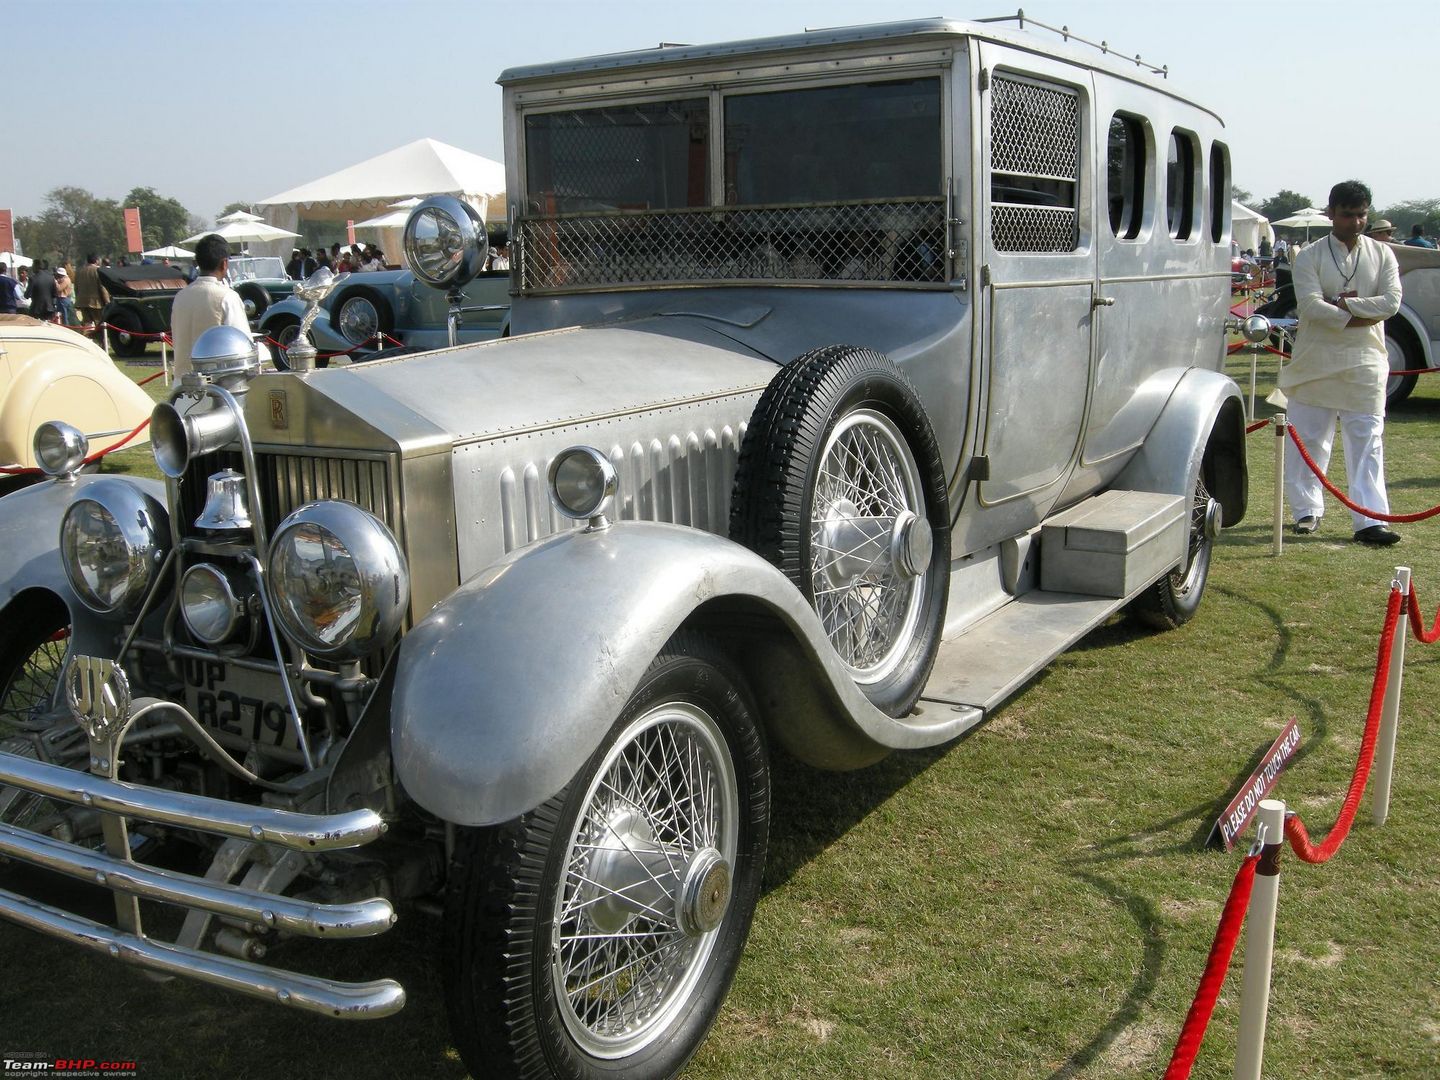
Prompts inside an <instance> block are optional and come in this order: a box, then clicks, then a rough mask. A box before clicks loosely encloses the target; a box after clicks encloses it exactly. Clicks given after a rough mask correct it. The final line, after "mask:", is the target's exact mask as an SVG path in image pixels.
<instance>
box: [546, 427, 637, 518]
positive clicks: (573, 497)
mask: <svg viewBox="0 0 1440 1080" xmlns="http://www.w3.org/2000/svg"><path fill="white" fill-rule="evenodd" d="M548 476H549V481H550V501H551V502H553V503H554V504H555V509H557V510H559V511H560V513H562V514H564V515H565V516H566V517H568V518H573V519H574V520H576V521H586V520H588V521H589V522H590V526H591V528H603V527H604V526H605V525H606V524H607V523H606V521H605V516H604V515H605V509H606V507H607V505H608V504H609V502H610V500H611V499H612V498H614V497H615V492H616V490H617V489H618V488H619V486H620V481H619V477H618V476H617V475H616V473H615V466H614V465H612V464H611V463H610V459H609V458H607V457H606V456H605V455H604V454H602V453H601V452H600V451H599V450H596V449H595V447H593V446H570V447H566V448H565V449H564V450H561V451H560V453H558V454H556V455H555V460H554V461H552V462H550V471H549V474H548Z"/></svg>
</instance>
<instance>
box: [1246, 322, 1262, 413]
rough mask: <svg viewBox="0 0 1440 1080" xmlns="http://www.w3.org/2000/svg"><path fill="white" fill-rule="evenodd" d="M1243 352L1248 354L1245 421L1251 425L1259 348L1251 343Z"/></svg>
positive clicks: (1258, 363)
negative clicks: (1248, 405) (1247, 391)
mask: <svg viewBox="0 0 1440 1080" xmlns="http://www.w3.org/2000/svg"><path fill="white" fill-rule="evenodd" d="M1245 351H1246V352H1247V353H1249V354H1250V415H1249V416H1247V417H1246V418H1245V419H1246V420H1247V421H1248V422H1249V423H1252V424H1253V423H1254V422H1255V369H1256V368H1257V367H1259V365H1260V346H1259V345H1256V344H1255V343H1254V342H1253V341H1252V342H1250V343H1249V344H1247V345H1246V346H1245Z"/></svg>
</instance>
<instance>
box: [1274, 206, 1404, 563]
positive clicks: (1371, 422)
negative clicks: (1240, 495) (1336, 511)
mask: <svg viewBox="0 0 1440 1080" xmlns="http://www.w3.org/2000/svg"><path fill="white" fill-rule="evenodd" d="M1369 212H1370V189H1369V188H1368V187H1366V186H1365V185H1364V184H1362V183H1360V181H1358V180H1346V181H1345V182H1344V183H1340V184H1336V185H1335V186H1334V187H1333V188H1331V189H1330V203H1329V206H1328V207H1327V213H1329V215H1330V220H1331V229H1330V232H1329V234H1328V235H1326V236H1325V237H1324V238H1323V239H1320V240H1317V241H1316V242H1315V243H1313V244H1311V245H1309V246H1308V247H1306V248H1305V250H1304V251H1302V252H1300V254H1298V255H1297V256H1295V301H1296V305H1297V307H1298V308H1299V315H1300V329H1299V333H1298V334H1297V335H1296V339H1295V350H1294V353H1293V354H1292V356H1291V358H1290V363H1289V364H1287V365H1286V366H1285V368H1284V370H1282V371H1281V373H1280V389H1281V390H1283V391H1284V392H1285V395H1286V397H1287V398H1288V399H1289V404H1288V407H1287V410H1286V411H1287V412H1288V414H1289V418H1290V423H1291V424H1293V425H1294V426H1295V432H1296V434H1298V435H1299V436H1300V440H1301V442H1303V443H1304V444H1305V448H1306V450H1307V451H1309V453H1310V456H1311V457H1312V458H1313V459H1314V460H1315V464H1316V465H1318V466H1319V467H1320V469H1321V471H1322V472H1323V471H1325V470H1327V469H1328V468H1329V466H1330V451H1331V448H1332V447H1333V446H1334V444H1335V422H1336V420H1337V419H1338V420H1339V422H1340V431H1341V435H1342V437H1343V438H1344V440H1345V473H1346V479H1347V485H1346V487H1347V491H1346V494H1347V496H1348V497H1349V499H1350V501H1351V502H1353V503H1355V504H1357V505H1359V506H1363V507H1365V508H1366V509H1368V510H1372V511H1374V512H1376V513H1380V514H1388V513H1389V512H1390V500H1389V497H1388V496H1387V495H1386V493H1385V452H1384V447H1383V445H1382V442H1381V437H1382V435H1383V434H1384V432H1385V383H1386V380H1387V379H1388V378H1389V377H1390V362H1389V359H1388V356H1387V354H1386V351H1385V320H1386V319H1388V318H1389V317H1390V316H1391V315H1394V314H1395V313H1396V312H1397V311H1399V310H1400V268H1399V266H1398V265H1397V263H1396V261H1395V256H1394V254H1393V253H1392V252H1391V251H1390V248H1389V245H1388V244H1383V243H1381V242H1379V241H1377V240H1373V239H1371V238H1370V237H1368V236H1366V235H1365V225H1366V219H1367V218H1368V216H1369ZM1285 494H1286V496H1287V497H1288V498H1289V500H1290V512H1291V514H1293V515H1294V518H1295V531H1296V532H1297V533H1299V534H1301V535H1307V534H1309V533H1314V532H1316V531H1317V530H1318V529H1319V528H1320V519H1321V518H1322V517H1323V516H1324V514H1325V502H1324V494H1325V493H1324V489H1323V488H1322V486H1321V484H1320V480H1319V478H1318V477H1317V476H1315V474H1314V473H1312V472H1311V471H1310V468H1309V466H1307V465H1306V464H1305V463H1304V462H1303V461H1301V460H1300V455H1299V452H1298V451H1297V450H1296V449H1295V447H1294V445H1293V444H1291V443H1288V442H1287V444H1286V446H1285ZM1350 518H1351V523H1352V525H1353V528H1354V533H1355V539H1356V540H1357V541H1359V542H1360V543H1362V544H1373V545H1377V546H1386V545H1389V544H1398V543H1399V542H1400V534H1399V533H1397V532H1395V531H1394V530H1393V529H1391V528H1390V527H1389V526H1388V525H1386V524H1385V523H1384V522H1383V521H1380V520H1379V519H1377V518H1373V517H1370V516H1368V515H1366V514H1360V513H1356V512H1355V511H1353V510H1352V511H1351V512H1350Z"/></svg>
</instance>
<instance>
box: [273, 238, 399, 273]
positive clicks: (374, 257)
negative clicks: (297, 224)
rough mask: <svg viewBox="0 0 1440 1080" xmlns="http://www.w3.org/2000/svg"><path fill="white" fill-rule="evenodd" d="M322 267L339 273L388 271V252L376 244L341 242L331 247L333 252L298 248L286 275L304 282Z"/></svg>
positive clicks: (294, 251) (288, 265) (294, 252)
mask: <svg viewBox="0 0 1440 1080" xmlns="http://www.w3.org/2000/svg"><path fill="white" fill-rule="evenodd" d="M321 267H324V268H325V269H327V270H329V271H331V272H332V273H335V274H354V273H359V272H361V271H371V270H387V269H389V268H390V267H389V264H388V263H386V261H385V253H384V252H383V251H381V250H380V249H379V248H378V247H376V246H375V245H374V244H350V245H348V246H343V247H342V246H341V245H340V244H339V243H334V244H331V245H330V248H329V250H328V251H327V250H326V249H325V248H323V247H322V248H316V249H314V250H313V251H312V250H311V249H310V248H308V247H307V248H295V249H294V250H292V251H291V252H290V261H289V262H287V263H286V264H285V273H286V275H287V276H288V277H291V278H293V279H294V280H296V281H304V280H305V279H306V278H308V277H309V276H310V275H311V274H313V273H315V271H316V270H319V269H320V268H321Z"/></svg>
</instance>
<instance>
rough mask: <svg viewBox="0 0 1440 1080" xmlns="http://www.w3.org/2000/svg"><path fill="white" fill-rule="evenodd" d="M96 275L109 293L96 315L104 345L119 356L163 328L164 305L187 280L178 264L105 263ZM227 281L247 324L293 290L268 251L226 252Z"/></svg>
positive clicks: (137, 350) (137, 351)
mask: <svg viewBox="0 0 1440 1080" xmlns="http://www.w3.org/2000/svg"><path fill="white" fill-rule="evenodd" d="M100 280H101V282H102V283H103V284H104V286H105V288H106V289H107V290H108V291H109V293H110V302H109V303H108V304H106V305H105V310H104V311H102V312H101V313H100V318H101V320H102V321H103V322H105V323H107V324H108V325H109V327H110V346H111V348H113V349H114V350H115V352H116V353H117V354H118V355H120V356H140V355H142V354H143V353H144V352H145V348H146V346H147V345H149V344H150V342H152V341H154V340H156V338H155V335H157V334H165V333H169V331H170V305H171V304H173V303H174V302H175V294H176V293H178V292H179V291H180V290H181V289H183V288H184V287H185V286H186V284H188V277H187V274H186V271H185V269H184V268H183V267H179V266H150V265H146V266H118V267H117V266H107V267H103V268H102V269H101V270H100ZM230 283H231V284H232V285H233V286H235V291H236V292H238V293H239V294H240V299H241V300H242V301H243V302H244V304H245V314H246V316H247V317H248V318H249V319H250V321H251V322H252V323H254V322H256V321H257V320H258V319H259V318H260V316H262V315H264V314H265V312H266V310H267V309H268V308H269V307H270V305H271V304H272V303H273V302H274V301H276V300H283V299H285V298H286V297H288V296H289V295H290V294H291V293H292V292H294V291H295V282H294V281H292V280H291V279H290V278H288V277H286V276H285V263H284V262H283V261H282V260H281V259H280V258H279V257H278V256H273V255H265V256H254V255H234V256H231V258H230Z"/></svg>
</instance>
